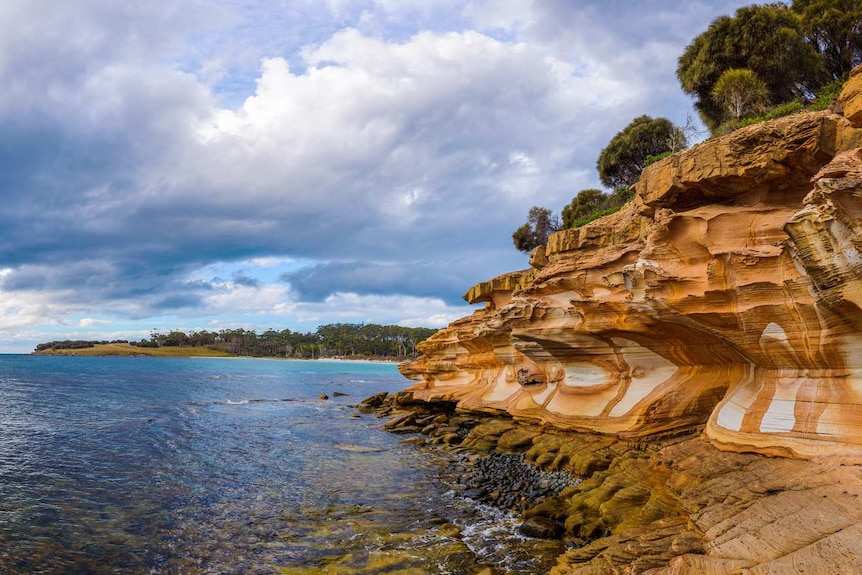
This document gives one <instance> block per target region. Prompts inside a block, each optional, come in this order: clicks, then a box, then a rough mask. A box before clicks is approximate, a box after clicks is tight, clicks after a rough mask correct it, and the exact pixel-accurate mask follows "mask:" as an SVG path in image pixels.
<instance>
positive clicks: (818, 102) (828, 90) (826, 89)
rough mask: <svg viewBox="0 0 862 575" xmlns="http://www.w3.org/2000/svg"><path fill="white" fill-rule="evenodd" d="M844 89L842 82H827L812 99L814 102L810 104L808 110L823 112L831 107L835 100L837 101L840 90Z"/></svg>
mask: <svg viewBox="0 0 862 575" xmlns="http://www.w3.org/2000/svg"><path fill="white" fill-rule="evenodd" d="M843 87H844V80H840V79H839V80H834V81H832V82H829V83H828V84H826V85H825V86H823V87H822V88H820V91H819V92H817V97H816V98H814V102H812V103H811V106H809V109H811V110H825V109H826V108H828V107H829V106H831V105H832V103H833V102H835V100H837V99H838V95H839V94H841V89H842V88H843Z"/></svg>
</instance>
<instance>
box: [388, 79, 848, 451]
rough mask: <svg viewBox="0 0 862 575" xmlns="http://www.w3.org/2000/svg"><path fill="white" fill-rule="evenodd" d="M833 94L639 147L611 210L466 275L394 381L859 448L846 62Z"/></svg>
mask: <svg viewBox="0 0 862 575" xmlns="http://www.w3.org/2000/svg"><path fill="white" fill-rule="evenodd" d="M840 102H841V105H842V106H843V109H844V110H848V114H847V116H846V117H845V115H842V114H841V113H838V112H836V111H835V110H830V111H824V112H808V113H800V114H795V115H792V116H788V117H785V118H781V119H777V120H773V121H771V122H767V123H764V124H760V125H755V126H750V127H748V128H743V129H741V130H738V131H736V132H733V133H731V134H728V135H726V136H724V137H721V138H716V139H713V140H710V141H708V142H705V143H702V144H700V145H698V146H696V147H694V148H692V149H690V150H686V151H684V152H681V153H678V154H676V155H674V156H671V157H670V158H667V159H665V160H662V161H660V162H658V163H656V164H653V165H651V166H649V167H648V168H647V169H646V170H644V173H643V175H642V177H641V180H640V181H639V182H638V184H637V185H636V186H635V192H636V194H635V198H634V201H632V202H630V203H629V204H628V205H626V206H625V207H624V208H623V209H622V210H621V211H620V212H618V213H616V214H614V215H612V216H608V217H606V218H602V219H601V220H598V221H596V222H593V223H591V224H588V225H586V226H583V227H581V228H578V229H574V230H566V231H562V232H559V233H556V234H554V235H553V236H551V238H550V240H549V242H548V245H547V246H546V247H544V248H538V249H537V251H536V252H535V253H534V254H533V257H532V259H531V265H532V266H533V267H532V268H531V269H529V270H526V271H521V272H514V273H510V274H506V275H504V276H501V277H499V278H495V279H493V280H490V281H488V282H485V283H482V284H479V285H477V286H475V287H474V288H472V289H471V290H470V291H469V292H468V293H467V294H466V296H465V298H466V299H467V300H468V301H469V302H471V303H484V304H485V307H484V309H480V310H477V311H476V312H475V313H474V314H473V315H471V316H469V317H466V318H463V319H461V320H458V321H455V322H453V323H452V324H451V325H450V326H449V327H448V328H447V329H445V330H442V331H440V332H438V333H437V334H436V335H434V336H433V337H431V338H430V339H429V340H427V341H426V342H424V343H423V344H421V345H420V348H419V349H420V351H421V352H422V354H423V355H422V356H421V357H420V358H419V359H418V360H416V361H414V362H412V363H410V364H406V365H404V366H402V372H403V373H404V375H406V376H407V377H409V378H411V379H413V380H414V381H415V382H416V383H415V385H414V386H412V387H411V388H410V389H411V391H412V392H413V395H414V396H415V397H416V398H418V399H422V400H426V401H438V400H446V401H455V402H457V404H458V406H459V408H461V409H466V410H472V411H482V412H489V413H504V414H509V415H511V416H513V417H514V418H515V419H517V420H521V421H526V422H530V423H536V424H542V425H545V426H550V427H553V428H555V429H560V430H576V431H581V432H592V433H600V434H611V435H613V436H615V437H620V438H629V439H635V438H651V437H655V436H656V435H658V434H668V433H680V432H684V431H686V430H699V429H700V428H701V427H702V426H704V425H705V431H704V434H705V437H706V438H707V439H708V440H710V441H711V442H712V443H713V444H714V445H715V446H717V447H719V448H720V449H724V450H733V451H740V452H755V453H760V454H766V455H779V456H786V457H792V458H799V459H810V458H816V457H831V458H832V459H833V460H834V461H840V462H844V463H858V462H862V219H860V216H862V129H860V128H862V113H859V112H858V111H856V110H857V109H858V108H862V74H856V75H854V77H853V78H851V81H850V82H849V83H848V85H847V87H846V88H845V90H844V92H843V93H842V97H841V99H840ZM850 111H852V113H851V112H850Z"/></svg>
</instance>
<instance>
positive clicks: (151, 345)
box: [33, 323, 437, 361]
mask: <svg viewBox="0 0 862 575" xmlns="http://www.w3.org/2000/svg"><path fill="white" fill-rule="evenodd" d="M436 331H437V330H436V329H433V328H426V327H402V326H397V325H378V324H347V323H337V324H327V325H322V326H320V327H318V328H317V330H316V331H314V332H308V333H301V332H295V331H291V330H289V329H285V330H281V331H276V330H273V329H270V330H267V331H265V332H263V333H261V334H258V333H257V332H255V331H254V330H246V329H224V330H220V331H207V330H202V331H195V332H191V333H185V332H183V331H179V330H172V331H170V332H168V333H167V334H162V333H160V332H157V331H154V332H153V333H151V334H150V337H149V338H148V339H141V340H140V341H129V340H122V339H120V340H113V341H91V340H68V339H67V340H59V341H50V342H46V343H40V344H38V345H37V346H36V349H35V350H34V352H33V353H34V354H36V355H86V356H103V355H112V356H154V357H271V358H284V359H366V360H384V361H395V360H400V359H408V358H412V357H416V353H417V352H416V344H418V343H419V342H421V341H423V340H425V339H427V338H428V337H430V336H431V335H433V334H434V333H435V332H436Z"/></svg>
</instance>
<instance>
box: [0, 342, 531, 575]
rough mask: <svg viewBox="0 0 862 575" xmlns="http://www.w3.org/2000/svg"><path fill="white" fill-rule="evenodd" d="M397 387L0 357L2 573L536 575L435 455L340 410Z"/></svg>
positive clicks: (169, 361) (254, 369) (200, 362)
mask: <svg viewBox="0 0 862 575" xmlns="http://www.w3.org/2000/svg"><path fill="white" fill-rule="evenodd" d="M405 383H406V382H405V380H404V379H402V378H401V376H400V375H399V374H398V371H397V369H396V367H395V366H394V365H386V364H360V363H339V362H333V363H329V362H301V361H299V362H297V361H268V360H244V359H209V358H208V359H177V358H128V357H96V358H90V357H52V356H0V574H3V575H5V574H18V573H21V574H24V573H28V574H29V573H52V574H53V573H124V574H126V573H130V574H137V573H148V574H161V573H164V574H173V573H177V574H180V573H182V574H203V573H212V574H215V573H243V574H246V573H249V574H254V573H261V574H264V573H267V574H268V573H282V574H291V573H378V572H390V571H392V572H402V573H471V572H474V571H475V570H476V569H478V568H479V567H481V565H483V564H489V565H494V566H496V567H497V568H498V569H499V570H500V571H502V572H520V573H523V572H530V571H536V572H538V571H541V570H543V569H544V568H545V567H547V564H541V563H539V562H537V560H535V559H534V558H533V557H532V555H533V554H534V553H541V552H542V551H545V550H546V549H545V548H544V547H541V546H542V545H545V546H547V544H539V543H525V542H522V541H520V540H519V539H518V538H517V537H516V536H514V535H513V534H512V525H513V524H514V519H513V518H507V517H505V516H503V515H500V514H498V513H496V512H494V511H493V510H490V509H481V508H479V509H477V508H476V507H474V506H472V505H471V504H470V503H469V502H468V501H462V500H458V499H457V498H455V497H453V496H452V495H451V493H447V488H446V486H445V483H441V482H439V481H438V480H437V479H438V478H439V477H440V476H441V474H443V475H445V469H446V465H447V460H446V458H445V456H443V455H442V454H441V453H439V452H436V451H434V450H432V449H422V448H417V447H414V446H409V445H403V444H400V443H399V440H401V439H402V437H399V436H395V435H392V434H389V433H386V432H384V431H382V430H381V422H380V421H379V420H377V419H376V418H374V417H372V416H361V417H359V416H358V415H357V412H356V410H355V409H353V408H352V407H351V405H352V404H355V403H358V402H359V400H360V399H362V398H364V397H367V396H369V395H371V394H373V393H376V392H378V391H390V392H393V391H397V390H400V389H402V388H403V387H404V386H405ZM335 392H340V393H345V394H347V395H346V396H341V397H336V396H335V395H334V393H335ZM323 393H326V394H328V395H329V396H330V397H332V399H330V400H328V401H324V400H321V399H319V398H318V397H319V396H320V395H321V394H323ZM444 521H445V522H451V523H455V524H456V525H458V526H459V527H461V528H462V530H463V532H464V536H463V537H462V538H460V539H452V538H448V537H444V536H443V535H441V534H440V531H439V529H438V525H439V524H440V523H442V522H444ZM531 546H532V547H531ZM537 546H538V547H537Z"/></svg>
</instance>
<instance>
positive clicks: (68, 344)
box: [36, 339, 129, 351]
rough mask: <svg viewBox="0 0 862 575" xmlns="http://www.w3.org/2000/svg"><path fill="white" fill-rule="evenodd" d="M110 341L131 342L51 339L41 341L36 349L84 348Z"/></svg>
mask: <svg viewBox="0 0 862 575" xmlns="http://www.w3.org/2000/svg"><path fill="white" fill-rule="evenodd" d="M109 343H129V340H127V339H115V340H113V341H89V340H82V339H64V340H63V341H49V342H48V343H40V344H39V345H37V346H36V351H47V350H49V349H84V348H87V347H95V346H97V345H106V344H109Z"/></svg>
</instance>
